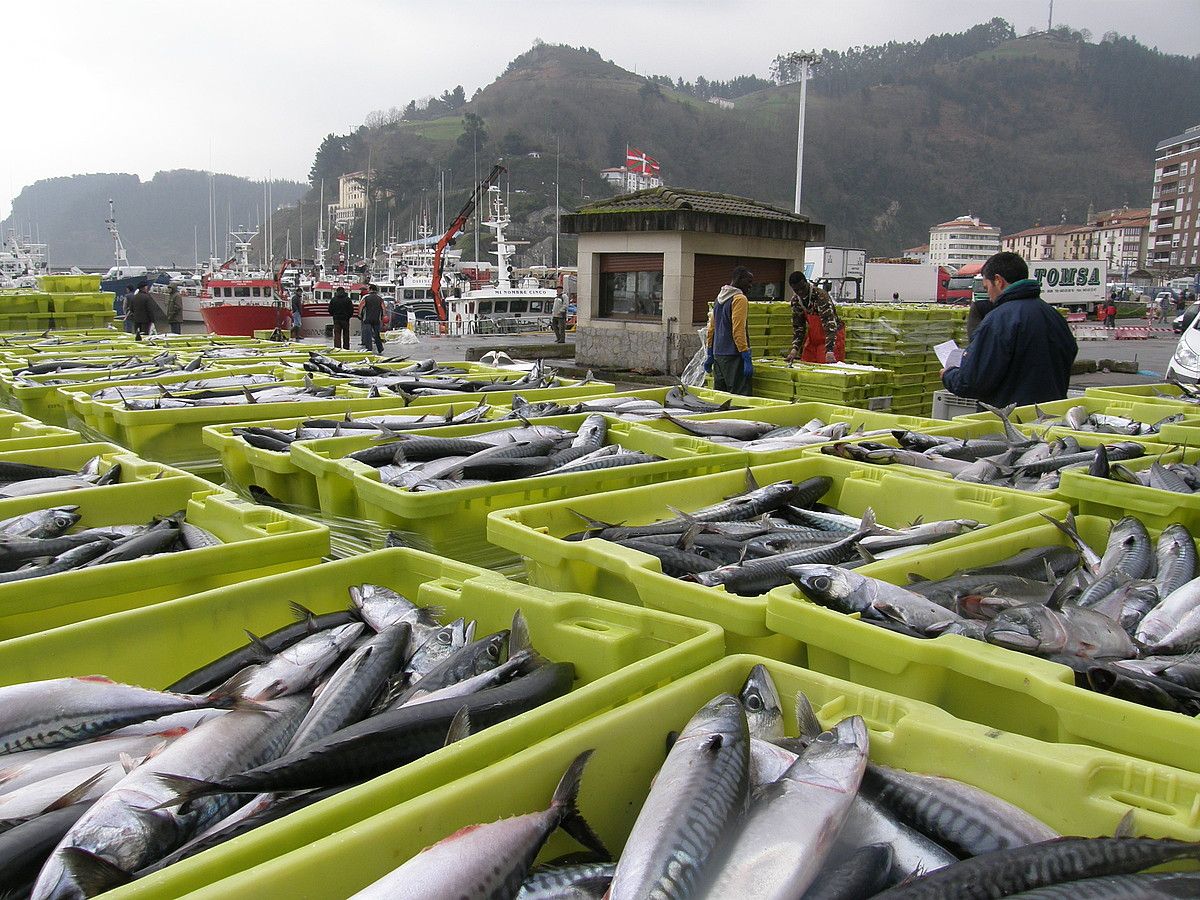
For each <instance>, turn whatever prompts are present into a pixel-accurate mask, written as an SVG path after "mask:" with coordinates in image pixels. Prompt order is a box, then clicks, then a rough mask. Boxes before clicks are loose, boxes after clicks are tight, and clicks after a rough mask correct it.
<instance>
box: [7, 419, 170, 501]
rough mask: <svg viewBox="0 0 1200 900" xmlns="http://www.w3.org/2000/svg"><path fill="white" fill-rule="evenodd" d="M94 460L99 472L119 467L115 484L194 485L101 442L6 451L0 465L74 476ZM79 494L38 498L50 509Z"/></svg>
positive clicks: (61, 494) (45, 495)
mask: <svg viewBox="0 0 1200 900" xmlns="http://www.w3.org/2000/svg"><path fill="white" fill-rule="evenodd" d="M76 437H78V435H76ZM97 456H98V457H100V471H101V472H107V471H108V470H109V469H111V468H112V467H113V466H114V465H120V467H121V472H120V480H119V481H117V482H116V484H133V483H136V482H141V481H158V480H160V479H166V478H185V479H187V480H188V481H189V483H194V479H193V478H192V476H190V475H188V474H187V473H186V472H184V471H183V470H181V469H176V468H174V467H172V466H166V465H163V464H162V463H157V462H150V461H149V460H145V459H141V458H140V457H137V456H134V455H133V454H132V453H130V452H129V451H128V450H126V449H125V448H124V447H119V446H117V445H116V444H109V443H101V442H92V443H87V444H80V443H74V444H67V445H60V446H53V447H37V448H33V449H24V450H8V451H4V452H0V461H2V462H9V463H23V464H25V465H31V466H48V467H50V468H52V469H66V470H69V471H72V472H74V471H78V470H79V469H80V468H81V467H82V466H83V465H84V463H86V462H88V461H89V460H91V459H92V458H94V457H97ZM104 487H108V485H103V486H101V487H98V488H80V489H79V490H82V491H92V490H103V488H104ZM78 493H79V491H60V492H58V493H54V494H42V495H41V496H42V497H44V498H52V499H51V500H48V501H47V503H46V505H48V506H52V505H55V504H57V503H58V502H59V501H61V502H62V503H68V504H69V503H71V502H72V501H71V500H70V498H71V497H74V496H76V495H77V494H78Z"/></svg>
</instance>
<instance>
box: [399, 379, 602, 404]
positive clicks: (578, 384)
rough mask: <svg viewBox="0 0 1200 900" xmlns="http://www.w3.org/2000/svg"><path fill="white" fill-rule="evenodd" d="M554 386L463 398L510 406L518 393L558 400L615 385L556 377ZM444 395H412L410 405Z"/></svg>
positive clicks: (438, 401) (530, 399)
mask: <svg viewBox="0 0 1200 900" xmlns="http://www.w3.org/2000/svg"><path fill="white" fill-rule="evenodd" d="M495 374H497V375H499V374H503V375H511V378H512V380H513V381H515V380H517V379H519V378H520V377H521V373H520V372H499V371H497V372H496V373H495ZM555 383H556V385H557V386H556V387H548V388H528V389H519V390H515V391H485V392H483V393H481V394H478V395H476V394H464V395H463V399H465V400H476V401H478V399H479V397H484V398H486V399H487V402H488V403H490V404H491V405H492V406H511V405H512V402H513V397H515V396H516V395H518V394H520V395H521V396H522V397H524V398H525V399H526V400H527V401H528V402H530V403H537V402H539V401H541V400H558V399H560V398H562V397H602V396H605V395H607V394H611V393H612V392H613V391H614V390H616V385H613V384H609V383H608V382H606V381H592V382H590V383H588V384H584V383H583V382H582V381H579V380H575V379H571V378H556V379H555ZM447 399H448V398H447V396H446V395H433V396H429V397H414V398H413V399H412V402H411V403H410V404H409V405H410V406H437V405H438V404H442V403H445V402H446V400H447Z"/></svg>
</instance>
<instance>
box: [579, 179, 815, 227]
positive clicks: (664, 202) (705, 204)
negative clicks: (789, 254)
mask: <svg viewBox="0 0 1200 900" xmlns="http://www.w3.org/2000/svg"><path fill="white" fill-rule="evenodd" d="M684 210H691V211H693V212H698V213H707V214H709V215H726V216H742V217H749V218H754V219H773V220H776V221H780V222H808V217H807V216H802V215H799V214H797V213H794V212H790V211H788V210H786V209H780V208H779V207H777V206H770V205H769V204H766V203H760V202H759V201H757V200H750V199H749V198H747V197H735V196H733V195H732V194H715V193H710V192H708V191H692V190H683V189H680V188H669V187H658V188H650V189H648V190H645V191H635V192H633V193H632V194H621V195H620V196H618V197H612V198H609V199H607V200H599V201H597V202H595V203H589V204H587V205H586V206H581V207H580V208H579V209H578V210H577V214H578V215H589V214H595V213H629V212H678V211H684Z"/></svg>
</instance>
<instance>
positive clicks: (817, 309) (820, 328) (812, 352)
mask: <svg viewBox="0 0 1200 900" xmlns="http://www.w3.org/2000/svg"><path fill="white" fill-rule="evenodd" d="M788 285H789V286H790V287H791V289H792V349H791V351H790V352H789V353H788V355H787V361H788V362H795V361H796V357H797V356H798V357H800V359H802V360H803V361H804V362H809V363H831V362H840V361H841V360H844V359H845V358H846V328H845V326H844V325H842V320H841V319H839V318H838V314H837V310H836V309H834V307H833V301H832V300H831V299H829V294H827V293H826V292H825V291H823V290H821V289H820V288H819V287H817V286H816V285H815V284H812V283H811V282H810V281H809V280H808V279H807V278H805V277H804V273H803V272H793V273H792V274H791V275H789V276H788Z"/></svg>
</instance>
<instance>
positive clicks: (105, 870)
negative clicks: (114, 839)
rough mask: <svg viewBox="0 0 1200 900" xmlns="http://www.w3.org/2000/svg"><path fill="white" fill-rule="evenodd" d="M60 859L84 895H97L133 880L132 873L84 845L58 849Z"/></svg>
mask: <svg viewBox="0 0 1200 900" xmlns="http://www.w3.org/2000/svg"><path fill="white" fill-rule="evenodd" d="M58 859H59V862H61V863H62V867H63V869H64V870H65V871H66V873H67V875H68V877H69V878H70V879H71V881H72V883H73V884H74V886H75V887H77V888H78V889H79V890H80V892H81V896H84V897H95V896H96V895H97V894H104V893H107V892H108V891H109V890H111V889H112V888H114V887H117V886H119V885H122V884H128V883H129V882H131V881H133V875H132V874H131V873H129V872H126V871H125V870H124V869H122V868H121V867H120V866H118V865H116V864H115V863H111V862H109V861H108V860H107V859H105V858H104V857H103V856H99V855H98V854H95V853H93V852H92V851H91V850H84V849H83V848H82V847H63V848H62V849H60V850H59V851H58Z"/></svg>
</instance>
